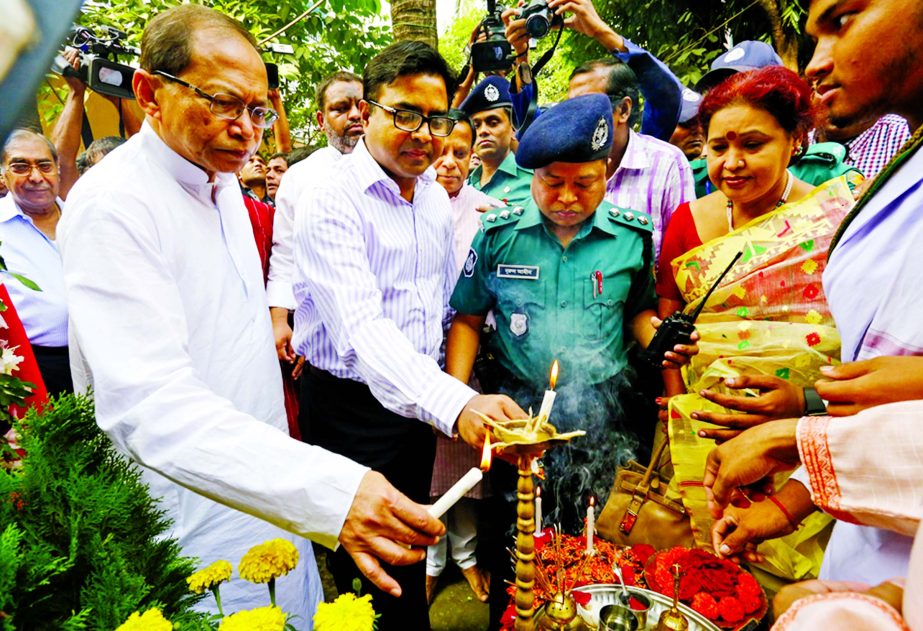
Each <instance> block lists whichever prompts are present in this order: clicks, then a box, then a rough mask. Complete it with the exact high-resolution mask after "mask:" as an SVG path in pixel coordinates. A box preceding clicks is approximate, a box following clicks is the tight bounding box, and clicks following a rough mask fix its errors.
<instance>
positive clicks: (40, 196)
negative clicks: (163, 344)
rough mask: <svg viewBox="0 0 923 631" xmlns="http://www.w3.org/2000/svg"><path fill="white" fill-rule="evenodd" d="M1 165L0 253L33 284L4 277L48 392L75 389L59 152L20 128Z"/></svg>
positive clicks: (42, 139)
mask: <svg viewBox="0 0 923 631" xmlns="http://www.w3.org/2000/svg"><path fill="white" fill-rule="evenodd" d="M0 170H2V173H3V176H2V179H3V181H4V183H5V184H6V187H7V188H8V189H9V194H8V195H7V196H6V197H3V198H2V199H0V244H2V245H0V256H2V257H3V258H4V259H5V262H6V267H7V269H9V270H10V271H11V272H16V273H18V274H21V275H22V276H24V277H25V278H27V279H28V280H29V281H31V283H29V282H28V281H26V282H23V281H22V280H20V279H16V278H12V277H10V276H9V275H8V274H4V278H3V281H4V283H5V284H6V287H7V290H8V291H9V293H10V298H11V299H12V301H13V305H14V306H15V307H16V311H17V312H18V313H19V317H20V318H21V319H22V324H23V327H24V328H25V330H26V335H27V336H28V337H29V341H30V342H31V344H32V350H33V351H34V353H35V359H36V361H37V363H38V366H39V371H40V372H41V374H42V379H43V380H44V382H45V385H46V387H47V388H48V392H49V393H51V394H61V393H64V392H70V391H71V390H73V385H72V383H71V374H70V362H69V360H68V350H67V304H66V303H65V299H64V274H63V271H62V269H61V254H60V253H59V252H58V247H57V245H56V243H55V237H56V233H57V226H58V220H59V219H60V218H61V212H62V210H63V208H64V202H63V201H62V200H61V199H60V198H59V197H58V191H59V187H60V174H59V172H58V154H57V151H56V150H55V147H54V145H53V144H52V143H51V141H50V140H48V139H47V138H45V137H44V136H42V135H41V134H37V133H35V132H33V131H29V130H26V129H18V130H16V131H14V132H13V133H12V134H10V137H9V138H8V139H7V141H6V143H5V144H4V146H3V154H2V161H0Z"/></svg>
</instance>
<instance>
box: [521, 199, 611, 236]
mask: <svg viewBox="0 0 923 631" xmlns="http://www.w3.org/2000/svg"><path fill="white" fill-rule="evenodd" d="M609 208H613V206H612V204H610V203H609V202H606V201H603V202H602V203H601V204H600V205H599V208H597V209H596V212H595V213H593V216H592V217H590V218H589V219H587V220H586V221H584V222H583V224H582V225H581V226H580V230H579V231H578V232H577V236H576V237H575V239H579V238H582V237H585V236H586V235H588V234H589V233H590V231H591V230H593V229H594V228H597V229H599V230H602V231H603V232H605V233H606V234H610V235H614V234H616V229H615V227H614V226H613V225H612V221H610V220H609V217H608V210H609ZM544 223H545V222H544V218H543V217H542V212H541V211H540V210H539V209H538V205H536V203H535V200H530V201H529V203H528V204H527V205H526V206H525V208H524V210H523V213H522V217H520V218H519V221H517V222H516V230H528V229H529V228H534V227H535V226H541V225H543V224H544Z"/></svg>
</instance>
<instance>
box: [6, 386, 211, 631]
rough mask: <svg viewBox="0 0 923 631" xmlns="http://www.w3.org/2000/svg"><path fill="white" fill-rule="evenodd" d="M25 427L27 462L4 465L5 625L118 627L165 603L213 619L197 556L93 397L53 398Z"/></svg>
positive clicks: (168, 609) (181, 614)
mask: <svg viewBox="0 0 923 631" xmlns="http://www.w3.org/2000/svg"><path fill="white" fill-rule="evenodd" d="M17 431H18V432H19V433H20V435H21V437H22V447H23V449H24V450H25V452H26V456H25V457H24V459H23V461H22V466H21V467H19V468H16V469H3V470H0V533H2V534H0V606H2V611H4V612H5V614H6V615H7V616H8V617H7V618H4V619H3V620H4V624H8V628H11V629H12V628H17V629H38V630H42V629H81V630H83V629H100V630H106V631H110V630H111V629H114V628H116V627H117V626H119V625H120V624H121V623H122V622H124V621H125V619H126V618H128V616H129V615H130V614H131V613H132V612H134V611H138V610H141V611H144V610H146V609H149V608H151V607H161V609H162V611H163V612H164V615H165V616H166V617H167V618H169V619H171V620H173V621H174V622H179V621H182V622H184V626H183V628H188V629H196V628H206V627H204V626H203V625H204V624H205V622H206V620H207V617H206V616H203V615H201V614H198V613H195V612H192V611H191V607H192V605H193V604H194V603H195V602H196V601H197V600H198V598H199V597H197V596H194V595H192V594H190V593H189V591H188V589H187V586H186V577H187V576H188V575H189V574H191V573H192V572H193V571H194V570H195V567H194V564H193V561H192V560H191V559H187V558H185V557H183V556H181V554H180V548H179V545H178V544H177V542H176V541H175V540H173V539H169V538H164V537H163V534H164V533H165V532H166V531H167V529H168V527H169V523H168V521H167V520H166V519H165V518H164V516H163V513H162V512H161V511H160V510H159V509H158V508H157V506H156V504H155V502H154V500H152V499H151V498H150V496H149V495H148V493H147V487H146V486H145V485H144V484H143V482H142V481H141V479H140V475H139V473H138V471H137V469H136V468H134V467H133V466H132V465H131V464H130V463H129V462H128V461H127V460H125V459H124V458H122V457H121V456H119V455H118V454H116V453H115V452H114V451H113V449H112V447H111V444H110V442H109V439H108V438H107V437H106V436H105V434H103V433H102V432H101V431H100V430H99V428H98V427H97V425H96V421H95V418H94V413H93V404H92V402H91V400H90V399H89V398H87V397H84V396H73V395H69V396H65V397H60V398H58V399H55V400H52V402H51V404H50V405H49V406H47V408H46V411H45V412H44V413H42V414H41V415H39V414H36V413H35V412H34V411H31V412H30V413H29V414H28V415H27V416H26V418H25V419H23V421H22V422H21V423H18V424H17ZM10 625H11V626H10Z"/></svg>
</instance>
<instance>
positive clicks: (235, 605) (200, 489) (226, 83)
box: [59, 4, 443, 629]
mask: <svg viewBox="0 0 923 631" xmlns="http://www.w3.org/2000/svg"><path fill="white" fill-rule="evenodd" d="M133 88H134V92H135V95H136V97H137V101H138V104H139V106H140V107H141V108H142V110H143V111H144V113H145V123H144V126H143V127H142V129H141V131H140V132H139V133H138V134H136V135H135V136H133V137H132V138H131V139H130V140H129V141H128V142H126V143H125V144H124V145H122V146H121V147H119V148H117V149H116V150H115V151H113V153H112V154H111V156H112V157H111V159H107V160H104V161H102V162H101V163H100V164H98V165H97V166H95V167H94V168H93V169H91V170H90V171H89V172H87V174H86V175H85V176H84V177H83V178H82V179H81V180H79V181H78V183H77V185H76V186H75V188H74V189H73V191H72V192H71V196H70V201H69V202H68V203H69V206H68V212H67V216H66V217H65V219H64V221H63V222H62V223H61V227H60V230H59V236H60V244H61V252H62V256H63V263H64V281H65V285H66V289H67V297H68V300H69V307H70V312H71V331H70V333H71V335H72V340H74V343H72V345H71V349H72V354H73V355H74V357H73V358H72V364H73V366H74V375H75V379H74V381H75V385H76V386H77V387H78V388H79V389H81V390H82V389H83V388H85V387H87V386H90V385H92V387H93V395H94V397H95V401H96V414H97V420H98V422H99V424H100V426H101V427H102V428H103V429H104V430H106V432H107V433H108V434H109V436H110V437H111V438H112V440H113V442H114V444H115V445H116V447H117V448H118V449H119V450H120V451H122V452H123V453H125V454H127V455H128V456H129V457H131V458H132V459H133V460H134V461H136V462H137V463H138V464H139V465H141V467H142V471H143V475H144V478H145V481H146V482H147V483H148V484H149V486H150V489H151V493H152V495H153V496H154V497H157V498H159V499H160V501H161V505H162V507H163V509H164V510H165V511H166V514H167V516H168V517H169V518H170V519H171V520H172V524H173V526H172V533H171V534H172V536H173V537H175V538H176V539H178V541H179V543H180V545H181V546H182V548H183V552H184V553H185V554H187V555H189V556H194V557H197V558H198V559H199V560H200V562H201V563H202V565H203V566H204V565H207V564H210V563H212V562H214V561H215V560H217V559H230V560H238V559H240V558H241V557H242V556H243V554H244V553H245V552H246V551H247V549H248V548H249V547H251V546H253V545H254V544H258V543H261V542H263V541H265V540H267V539H272V538H283V539H287V540H289V541H291V542H292V543H294V545H295V546H296V547H297V549H298V550H299V553H300V554H299V557H300V562H299V564H298V567H297V569H296V570H295V571H293V572H291V573H290V574H289V575H287V576H285V577H284V578H283V579H281V580H280V581H279V583H278V585H277V588H276V596H277V601H276V602H277V603H278V604H279V606H280V607H281V608H282V609H283V610H284V611H286V612H288V613H289V614H292V616H293V617H291V618H290V619H289V622H290V623H292V624H294V625H295V626H296V628H299V629H304V628H309V627H310V621H311V619H312V615H313V610H314V608H315V605H316V603H317V602H319V600H320V599H321V597H322V593H321V586H320V580H319V578H318V574H317V567H316V564H315V562H314V557H313V554H312V552H311V546H310V545H309V542H308V540H307V539H308V538H310V539H311V540H313V541H316V542H318V543H321V544H323V545H326V546H327V547H330V548H334V547H337V545H338V544H340V550H343V551H344V554H349V555H351V556H352V558H353V559H354V560H355V562H356V564H357V565H358V567H359V568H360V569H361V571H362V572H363V573H365V574H367V575H368V576H369V577H370V579H371V580H372V581H374V582H375V583H376V584H377V585H379V586H381V588H382V589H384V590H387V591H389V592H392V593H399V591H400V588H399V586H398V584H397V583H396V582H395V581H394V580H393V579H392V578H391V577H389V576H388V575H387V574H386V573H385V572H384V571H383V570H382V568H381V567H380V566H379V564H378V561H377V559H378V558H379V557H384V558H387V559H388V561H389V562H391V563H398V564H400V563H415V562H419V561H421V560H422V559H423V558H424V550H423V546H426V545H429V544H431V543H433V542H434V541H435V540H436V538H437V536H438V535H440V534H441V533H442V532H443V528H442V526H441V524H440V523H439V521H438V520H436V519H433V518H432V517H430V516H429V515H428V514H427V513H426V511H425V510H424V509H423V507H421V506H418V505H416V504H414V503H413V502H411V501H410V500H408V499H407V498H406V497H405V496H404V495H402V494H401V493H399V492H398V491H397V490H396V489H395V488H394V487H393V486H392V485H391V484H389V483H388V482H387V481H386V480H385V478H384V477H382V476H381V474H379V473H376V472H373V471H370V470H369V469H368V468H367V467H365V466H362V465H360V464H357V463H355V462H352V461H350V460H348V459H346V458H344V457H342V456H339V455H336V454H333V453H330V452H328V451H325V450H324V449H321V448H319V447H315V446H312V445H308V444H305V443H302V442H299V441H297V440H294V439H292V438H290V437H289V436H288V432H287V423H286V417H285V410H284V406H283V399H282V381H281V375H280V372H279V364H278V362H277V361H276V354H275V350H274V348H273V338H272V331H271V326H270V321H269V310H268V305H267V302H266V295H265V292H264V288H263V277H262V274H261V270H260V264H259V257H258V255H257V250H256V248H255V247H254V240H253V233H252V230H251V226H250V223H249V222H248V219H247V212H246V210H245V208H244V205H243V200H242V196H241V194H240V189H239V187H238V185H237V180H236V178H235V177H234V175H233V174H234V173H235V172H237V171H238V170H239V169H240V168H241V167H242V166H243V165H244V164H245V163H246V161H247V160H248V158H249V157H250V156H251V155H253V153H254V152H255V151H256V149H257V147H258V146H259V144H260V140H261V137H262V131H263V129H265V128H268V127H270V126H271V125H272V122H273V119H274V118H275V112H274V111H273V110H272V109H271V108H270V107H269V105H268V103H269V101H268V98H267V80H266V71H265V68H264V65H263V62H262V60H261V59H260V56H259V53H258V52H257V49H256V46H255V42H254V40H253V37H252V36H251V35H250V34H249V33H248V32H247V31H246V30H245V29H244V28H243V27H242V26H241V25H240V24H239V23H237V22H236V21H234V20H231V19H230V18H228V17H226V16H224V15H222V14H220V13H218V12H216V11H213V10H211V9H208V8H205V7H202V6H200V5H194V4H188V5H181V6H178V7H175V8H172V9H169V10H167V11H165V12H163V13H161V14H159V15H158V16H156V17H155V18H154V19H152V20H151V21H150V22H149V23H148V25H147V27H146V28H145V31H144V35H143V37H142V41H141V69H139V70H138V71H137V72H136V73H135V76H134V81H133ZM221 595H222V602H223V605H224V610H225V611H226V612H233V611H239V610H242V609H249V608H253V607H256V606H262V605H264V604H265V602H266V591H265V586H262V585H255V584H252V583H247V582H246V581H243V580H241V579H237V578H235V579H234V580H232V581H231V582H230V583H229V584H228V585H226V586H222V589H221ZM200 606H201V607H203V608H205V607H214V601H213V599H206V600H203V601H201V603H200Z"/></svg>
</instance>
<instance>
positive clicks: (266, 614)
mask: <svg viewBox="0 0 923 631" xmlns="http://www.w3.org/2000/svg"><path fill="white" fill-rule="evenodd" d="M284 629H285V612H283V611H282V610H281V609H279V608H278V607H276V606H275V605H270V606H269V607H260V608H259V609H250V610H249V611H238V612H237V613H235V614H233V615H231V616H228V617H227V618H225V619H224V620H222V621H221V624H220V625H219V626H218V631H283V630H284Z"/></svg>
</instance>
